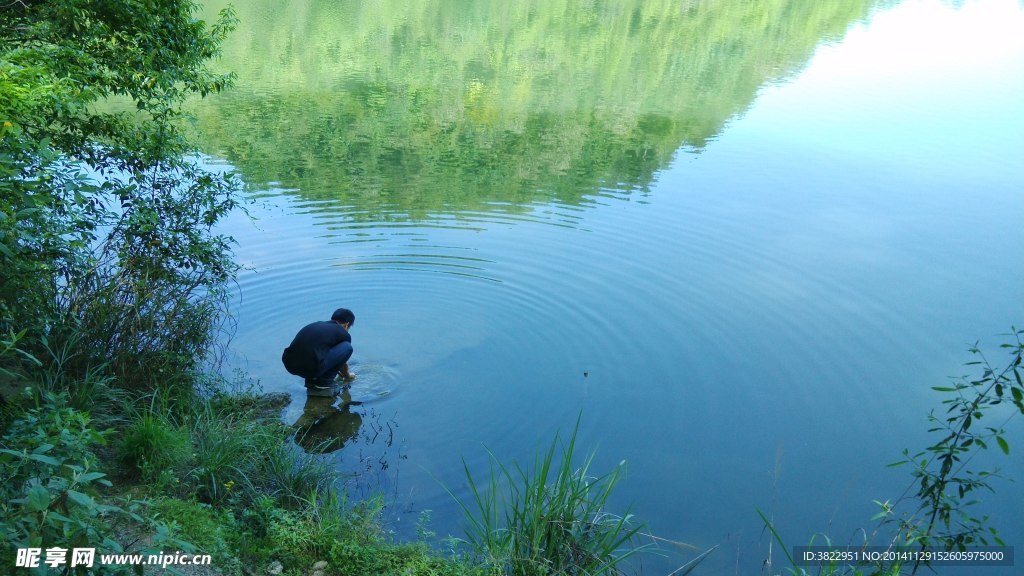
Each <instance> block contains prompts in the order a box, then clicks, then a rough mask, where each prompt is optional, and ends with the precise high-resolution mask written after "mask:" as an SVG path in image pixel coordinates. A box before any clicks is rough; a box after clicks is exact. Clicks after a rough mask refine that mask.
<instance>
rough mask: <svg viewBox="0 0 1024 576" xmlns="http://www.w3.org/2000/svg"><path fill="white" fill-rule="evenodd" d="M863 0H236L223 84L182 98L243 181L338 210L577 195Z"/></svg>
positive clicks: (778, 63)
mask: <svg viewBox="0 0 1024 576" xmlns="http://www.w3.org/2000/svg"><path fill="white" fill-rule="evenodd" d="M226 3H227V0H211V1H210V2H207V3H206V9H207V10H210V11H213V10H215V9H217V8H220V7H222V5H224V4H226ZM878 3H879V1H878V0H850V1H847V2H818V1H816V0H765V1H762V2H753V3H752V2H740V1H736V0H734V1H726V2H722V1H713V0H692V1H689V2H679V1H678V0H617V1H614V2H610V1H605V2H575V1H573V0H517V1H516V2H502V1H497V0H489V1H472V2H471V1H466V0H429V1H423V2H398V1H391V0H387V1H383V2H358V1H356V0H298V1H296V2H291V3H287V5H285V4H282V3H280V2H274V1H272V0H241V1H235V2H233V4H234V5H235V6H236V8H237V10H238V14H239V17H240V19H241V22H242V24H241V27H240V29H239V31H238V32H237V33H235V34H232V35H230V36H229V37H228V39H227V42H226V43H225V45H224V60H223V66H224V67H225V68H226V69H229V70H233V71H235V72H237V73H238V75H239V81H238V85H237V87H236V88H235V89H233V90H231V91H229V92H228V93H226V94H223V95H220V96H218V97H217V98H211V99H205V100H202V101H200V102H197V103H196V105H195V107H194V110H192V113H193V115H194V117H195V119H196V124H197V127H198V129H199V132H200V134H199V138H198V141H199V142H201V143H202V147H203V150H204V151H206V152H207V153H211V154H214V155H217V156H221V157H223V158H225V159H227V160H228V161H229V162H231V163H232V164H233V165H234V166H235V167H237V168H238V169H239V170H240V171H241V173H242V174H243V175H244V177H245V178H246V181H247V182H249V183H250V184H252V185H254V186H256V187H257V188H263V187H264V186H265V185H267V184H268V183H275V184H274V186H275V187H278V188H285V189H293V190H295V192H294V193H296V194H301V195H302V197H303V198H306V199H316V200H329V201H331V202H327V203H323V204H319V205H317V207H316V208H313V209H315V210H334V209H337V206H338V205H341V206H353V207H356V208H357V209H354V210H349V211H348V212H349V217H351V218H353V219H355V220H362V221H367V222H376V221H378V220H381V219H390V220H400V221H404V220H418V219H422V218H426V217H428V216H429V215H431V214H435V213H438V212H448V211H451V210H460V211H472V212H487V213H491V212H506V213H519V212H521V211H523V210H526V209H528V208H529V207H530V206H531V205H534V204H537V203H549V202H552V201H556V202H558V203H559V204H563V205H579V204H582V203H584V202H585V201H587V199H588V198H591V197H593V196H594V195H599V194H601V193H602V192H603V191H604V190H606V189H609V188H610V189H615V190H627V191H636V190H645V189H646V188H647V186H648V185H649V184H650V183H651V181H652V180H653V178H654V175H655V174H656V172H657V171H658V170H659V169H662V168H664V167H665V166H666V165H667V164H668V163H669V162H670V161H671V159H672V158H673V156H674V154H675V152H676V151H677V150H678V149H679V148H680V147H681V146H682V147H688V148H690V149H694V150H699V149H700V148H702V147H704V146H705V145H706V144H707V142H709V141H710V140H712V139H714V138H715V137H716V136H717V135H718V134H719V133H720V132H721V130H722V129H723V127H724V126H725V125H726V124H727V122H728V121H729V120H730V119H731V118H733V117H735V116H736V115H737V114H741V113H742V112H743V111H744V110H746V109H747V107H748V106H749V105H750V103H751V102H752V101H753V100H754V98H755V97H756V95H757V93H758V91H759V90H760V89H761V87H762V86H764V85H765V84H767V83H770V82H774V81H779V80H781V79H785V78H788V77H790V76H791V75H792V74H794V73H795V72H797V71H798V70H800V69H801V68H802V67H803V66H804V64H805V63H806V62H807V61H808V59H809V58H810V56H811V55H812V54H813V52H814V50H815V48H816V47H817V46H818V45H819V44H820V42H822V41H823V40H829V39H835V38H838V37H841V36H842V35H843V34H844V33H845V31H846V30H847V29H848V28H849V26H850V24H851V23H853V22H856V21H858V20H862V19H863V18H865V17H866V16H867V15H868V14H869V13H870V11H871V9H872V8H873V6H875V5H876V4H878Z"/></svg>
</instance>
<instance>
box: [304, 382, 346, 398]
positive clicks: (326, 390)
mask: <svg viewBox="0 0 1024 576" xmlns="http://www.w3.org/2000/svg"><path fill="white" fill-rule="evenodd" d="M338 394H341V386H338V385H337V384H331V385H330V386H316V385H313V386H307V387H306V395H307V396H317V397H320V398H333V397H335V396H337V395H338Z"/></svg>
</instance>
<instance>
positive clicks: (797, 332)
mask: <svg viewBox="0 0 1024 576" xmlns="http://www.w3.org/2000/svg"><path fill="white" fill-rule="evenodd" d="M215 4H216V2H214V3H213V5H211V6H210V9H211V10H212V9H214V8H216V7H217V6H216V5H215ZM235 4H236V5H237V8H238V13H239V17H240V18H241V25H240V27H239V29H238V30H237V31H236V32H235V33H234V35H232V37H231V38H230V39H229V41H228V44H227V46H226V50H225V57H224V60H223V61H222V62H221V64H220V66H223V67H224V68H228V69H232V70H235V71H237V72H238V75H239V80H238V86H237V87H236V88H235V89H234V90H233V91H231V92H230V93H227V94H224V95H221V96H219V97H217V98H212V99H209V100H207V101H204V102H203V103H199V104H196V105H195V108H194V114H195V117H196V126H197V130H198V133H199V135H200V138H201V141H202V142H203V146H204V150H205V151H206V152H207V153H209V154H210V155H212V156H213V157H215V158H217V159H219V160H218V161H219V162H222V163H224V164H226V165H229V166H231V167H233V168H235V169H237V170H238V171H239V172H240V173H241V175H242V177H243V178H244V179H245V181H246V183H247V187H248V190H249V194H250V195H251V196H252V198H253V199H254V203H253V205H252V206H251V209H250V211H251V214H252V215H253V216H254V217H255V221H254V222H250V221H249V220H247V219H246V218H243V217H241V216H237V217H235V218H234V219H232V220H231V221H230V222H229V223H228V231H229V232H230V233H232V234H233V235H234V236H235V237H236V239H237V240H238V248H237V257H238V259H239V261H240V262H241V263H242V264H244V265H245V266H246V267H247V268H246V270H245V271H243V273H242V274H241V275H240V277H239V280H238V288H239V298H238V301H237V303H236V304H235V307H234V310H233V311H234V313H235V317H236V320H237V329H236V332H235V334H234V337H233V340H232V342H231V350H232V351H233V354H234V356H233V357H232V359H231V362H230V365H231V366H233V367H238V368H242V369H244V370H245V371H247V372H248V374H250V375H251V376H252V377H254V378H257V379H259V381H260V382H261V384H262V386H263V388H264V389H265V390H268V391H287V392H292V393H294V394H295V395H296V396H295V402H294V403H293V405H292V406H291V407H290V408H289V409H288V411H287V412H286V414H285V418H286V420H288V421H289V422H294V421H296V420H298V419H299V418H300V417H303V411H304V408H305V409H306V414H305V415H304V417H305V418H307V419H309V418H322V419H324V420H325V421H327V423H326V424H325V425H324V427H323V428H322V430H321V433H322V434H323V436H324V437H325V438H332V437H333V438H335V439H336V440H337V441H335V442H333V443H332V444H330V445H329V446H328V450H329V451H328V454H327V455H326V456H325V457H326V458H330V459H331V461H332V462H333V463H334V464H335V465H336V466H338V467H339V468H340V469H342V470H345V471H350V472H359V475H358V477H356V478H355V479H353V480H352V482H351V486H350V489H351V490H353V491H355V492H358V493H360V494H368V493H370V492H372V491H373V490H383V491H384V492H385V493H386V494H387V496H388V499H389V502H391V505H390V506H389V509H388V512H387V515H386V520H387V521H388V526H389V527H390V528H391V529H393V530H394V531H395V532H396V534H397V535H398V536H399V537H403V538H404V537H411V536H412V535H413V534H414V532H415V530H414V528H415V526H416V523H417V520H418V518H419V515H420V513H421V512H422V511H424V510H430V511H432V512H431V522H430V524H429V528H431V529H432V530H434V531H436V532H438V533H439V534H441V535H445V534H449V533H451V534H456V535H457V534H460V533H461V520H460V518H459V516H458V514H457V512H456V506H455V504H454V503H453V502H452V501H451V499H450V497H449V496H448V495H447V494H446V492H445V489H444V487H443V485H444V486H447V487H449V488H450V489H452V490H453V491H454V492H455V493H456V494H460V495H466V494H467V493H468V492H467V490H468V487H467V484H466V481H465V478H464V474H463V464H462V463H463V461H465V463H466V465H467V466H468V467H469V469H470V470H472V471H474V472H475V473H477V474H478V475H479V476H480V477H482V476H483V475H484V474H485V473H486V470H487V458H488V456H487V450H488V449H489V450H491V451H492V452H493V453H494V454H496V455H497V456H498V457H499V458H500V459H501V460H502V461H504V462H512V461H518V462H523V463H526V462H530V461H532V459H533V456H534V454H535V453H536V452H537V451H538V450H540V449H542V448H545V447H547V446H548V445H549V444H550V441H551V438H552V437H553V436H554V435H555V433H556V432H558V431H561V432H562V433H563V434H564V433H568V432H570V431H571V429H572V426H573V424H574V422H575V421H576V418H577V416H581V425H580V430H579V440H578V443H579V446H581V447H583V448H584V449H585V451H590V450H596V452H597V457H596V460H595V464H594V469H595V470H597V471H607V470H610V469H611V467H612V466H614V465H616V464H617V463H618V462H620V461H622V460H625V461H626V462H627V466H628V471H629V472H628V477H627V479H626V480H625V481H624V482H623V483H622V484H621V485H620V487H619V491H618V492H617V494H616V495H615V498H614V502H613V504H614V506H616V507H618V510H625V509H626V507H627V506H632V508H631V510H632V512H633V513H634V514H635V515H636V516H637V517H639V518H641V519H643V520H645V521H647V522H648V524H649V526H650V530H651V531H652V532H653V533H654V534H656V535H657V536H660V537H663V538H668V539H671V540H676V541H681V542H685V543H688V544H690V545H692V546H694V547H696V549H697V550H705V549H708V548H711V547H713V546H716V545H717V546H719V548H718V549H716V551H715V552H714V553H713V554H712V555H711V556H710V557H709V559H708V560H707V561H706V562H705V564H704V565H703V566H702V571H700V572H699V573H707V574H756V573H761V571H762V564H763V562H764V561H765V560H766V559H767V558H769V554H773V556H774V561H775V562H776V564H777V566H776V568H775V571H778V570H779V568H778V562H779V560H780V559H782V555H781V553H780V551H779V550H778V548H777V547H776V548H775V550H774V551H773V552H770V551H769V541H770V538H769V535H768V534H767V533H766V532H765V530H764V527H763V525H762V523H761V521H760V519H759V517H758V514H757V511H758V510H761V511H763V512H764V513H765V514H766V515H769V516H771V517H772V518H773V519H774V522H775V525H776V528H777V529H778V530H779V532H780V533H781V534H782V535H783V536H784V537H785V538H786V539H787V542H788V544H790V545H802V544H806V543H807V542H808V541H809V539H810V538H811V536H812V535H814V534H816V533H827V534H829V535H830V536H831V537H832V538H833V541H838V542H847V541H860V538H861V537H862V536H861V535H860V534H859V533H858V532H857V528H861V527H863V528H865V529H867V530H868V531H870V530H872V529H873V528H875V524H873V523H872V522H870V520H869V519H870V517H871V516H872V515H873V514H874V513H875V512H876V511H877V509H876V507H875V506H874V504H872V500H875V499H877V500H887V499H893V500H895V499H897V498H899V497H900V495H901V494H904V492H905V490H906V489H907V488H908V486H910V484H911V478H910V475H909V470H907V469H902V468H887V467H886V464H888V463H890V462H893V461H895V460H898V459H899V457H900V453H901V451H902V450H903V449H904V448H910V449H912V450H916V449H919V448H923V447H925V446H927V445H928V443H929V436H928V435H927V434H926V432H925V430H926V429H927V428H928V424H927V423H926V420H925V418H926V416H927V414H928V412H929V410H931V409H932V408H934V407H937V406H938V402H939V401H940V400H941V398H940V397H939V395H937V393H935V392H933V391H931V390H930V387H931V386H942V385H946V384H947V383H948V381H949V377H951V376H957V375H961V374H968V373H969V369H968V368H967V367H964V366H963V363H964V362H967V361H969V360H972V358H971V357H969V355H968V353H967V347H968V346H969V345H970V344H971V343H973V342H975V341H978V340H980V343H981V347H982V348H984V349H986V350H989V351H991V354H992V356H991V357H992V359H993V360H994V361H995V362H998V361H999V360H1001V358H1002V356H1001V355H1000V352H999V351H998V349H997V346H998V344H999V343H1001V342H1003V341H1004V339H1003V338H1002V337H1000V336H999V335H1000V334H1003V333H1005V332H1007V331H1009V329H1010V326H1011V325H1012V324H1014V323H1016V324H1017V325H1018V326H1020V325H1021V324H1022V323H1024V315H1022V312H1024V309H1022V306H1021V303H1022V302H1024V266H1021V264H1022V258H1021V256H1022V250H1021V247H1022V246H1024V226H1022V222H1024V162H1022V160H1021V158H1022V157H1024V114H1022V113H1021V107H1020V106H1021V102H1024V34H1021V31H1022V30H1024V4H1022V3H1020V2H1016V1H1013V0H974V1H971V0H967V1H963V2H941V1H938V0H908V1H905V2H884V3H881V4H879V3H876V2H871V1H867V0H860V1H843V2H818V1H811V0H807V1H799V0H791V1H783V0H778V1H765V2H757V3H751V2H702V1H690V2H679V1H644V2H641V1H632V0H621V1H617V2H600V1H589V2H579V1H576V0H546V1H544V2H541V1H539V0H529V1H505V2H492V1H476V2H469V1H457V0H431V1H424V2H415V3H411V2H397V1H388V0H382V1H380V2H355V1H348V0H331V1H327V0H306V1H292V2H285V3H282V2H277V1H271V0H242V1H236V2H235ZM339 306H345V307H349V308H351V309H352V310H354V311H355V313H356V316H357V322H356V325H355V327H354V329H353V331H352V334H353V339H354V343H355V349H356V353H355V356H354V358H353V369H354V371H355V372H357V373H358V375H359V377H358V379H357V380H356V381H355V383H354V385H353V387H352V390H351V396H352V399H354V400H358V401H362V402H363V404H362V405H359V406H353V407H350V408H346V409H345V410H343V411H336V410H334V409H332V408H331V407H325V406H322V405H320V406H314V405H309V406H305V405H304V401H305V398H304V394H303V393H302V389H301V382H299V381H298V379H297V378H294V377H291V376H289V375H288V374H287V373H286V372H285V371H284V369H283V368H282V366H281V364H280V360H279V358H280V352H281V349H282V348H283V347H284V346H286V345H287V344H288V342H289V341H290V339H291V337H292V335H293V334H294V332H295V331H296V330H298V329H299V328H300V327H301V326H303V325H304V324H306V323H308V322H311V321H313V320H318V319H326V318H328V316H329V315H330V313H331V311H332V310H333V309H334V308H336V307H339ZM325 416H326V417H325ZM1008 427H1009V428H1010V430H1011V432H1010V435H1009V438H1010V440H1011V449H1012V450H1013V451H1012V452H1011V454H1012V457H1011V458H1005V457H1002V456H1001V455H998V456H999V457H998V458H996V457H995V456H996V455H993V458H992V460H993V463H995V464H998V465H1000V466H1001V467H1002V468H1003V470H1004V471H1005V472H1006V474H1007V475H1008V476H1011V477H1015V478H1016V479H1017V482H1016V483H1010V482H997V484H996V486H997V492H996V493H995V494H986V495H984V500H985V502H984V503H983V505H982V506H983V507H984V510H985V511H986V512H988V513H990V514H991V516H992V524H993V525H994V526H996V527H997V528H999V529H1000V533H1001V534H1002V536H1003V537H1004V539H1006V540H1007V541H1008V542H1007V543H1008V544H1018V545H1021V544H1024V541H1022V540H1020V538H1019V537H1020V535H1021V534H1024V521H1022V512H1024V490H1022V484H1021V482H1024V466H1022V465H1021V459H1020V457H1019V454H1020V452H1019V451H1020V450H1021V449H1024V434H1022V433H1021V432H1022V430H1021V422H1020V419H1019V418H1018V419H1016V420H1013V421H1011V422H1009V423H1008ZM977 463H978V464H979V465H982V464H985V462H982V461H981V460H979V461H978V462H977ZM667 551H668V552H669V556H668V557H667V558H657V557H652V558H647V559H646V560H645V568H646V570H647V571H648V573H652V574H666V573H668V572H671V571H672V570H673V569H674V568H676V567H678V566H680V565H682V564H683V563H685V562H686V561H687V560H689V559H691V558H693V557H694V556H695V555H696V554H697V553H698V552H696V551H694V550H692V549H680V550H672V549H671V547H668V549H667ZM1018 565H1019V561H1018ZM942 573H944V574H945V573H957V572H953V571H949V572H946V571H943V572H942ZM963 573H970V570H967V571H964V572H963ZM1011 573H1014V571H1013V569H1012V568H1002V569H1000V568H989V569H986V571H985V572H984V574H986V575H992V576H995V575H999V574H1011Z"/></svg>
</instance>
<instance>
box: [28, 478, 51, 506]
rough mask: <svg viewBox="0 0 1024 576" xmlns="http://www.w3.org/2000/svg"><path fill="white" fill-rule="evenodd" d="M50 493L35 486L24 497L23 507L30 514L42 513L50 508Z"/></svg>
mask: <svg viewBox="0 0 1024 576" xmlns="http://www.w3.org/2000/svg"><path fill="white" fill-rule="evenodd" d="M50 500H51V497H50V491H49V490H47V489H46V488H45V487H43V486H40V485H39V484H36V485H35V486H33V487H32V488H31V489H29V491H28V494H27V495H26V497H25V507H26V508H28V509H29V510H30V511H32V512H42V511H43V510H46V509H47V508H49V506H50Z"/></svg>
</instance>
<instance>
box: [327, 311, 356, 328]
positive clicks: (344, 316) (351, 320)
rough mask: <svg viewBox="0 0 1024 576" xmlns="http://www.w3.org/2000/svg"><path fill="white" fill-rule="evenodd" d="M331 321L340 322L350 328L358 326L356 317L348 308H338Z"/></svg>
mask: <svg viewBox="0 0 1024 576" xmlns="http://www.w3.org/2000/svg"><path fill="white" fill-rule="evenodd" d="M331 320H334V321H335V322H338V323H340V324H345V323H348V325H349V327H350V328H351V327H352V326H355V324H356V315H355V314H353V313H352V311H351V310H349V309H348V308H338V309H337V310H335V311H334V314H331Z"/></svg>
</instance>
